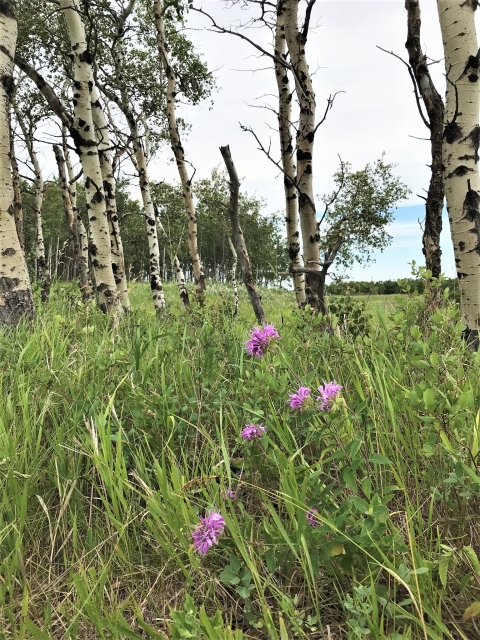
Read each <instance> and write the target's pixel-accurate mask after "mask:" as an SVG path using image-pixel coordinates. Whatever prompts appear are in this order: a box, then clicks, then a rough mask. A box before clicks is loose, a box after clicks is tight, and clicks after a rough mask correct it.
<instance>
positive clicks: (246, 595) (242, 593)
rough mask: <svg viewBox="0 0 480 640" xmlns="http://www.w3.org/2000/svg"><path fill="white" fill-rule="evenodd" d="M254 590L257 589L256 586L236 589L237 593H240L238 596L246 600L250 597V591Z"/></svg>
mask: <svg viewBox="0 0 480 640" xmlns="http://www.w3.org/2000/svg"><path fill="white" fill-rule="evenodd" d="M252 589H255V585H253V584H252V585H250V586H249V587H237V588H236V589H235V591H236V592H237V593H238V595H239V596H240V597H241V598H243V599H244V600H246V599H247V598H249V597H250V591H251V590H252Z"/></svg>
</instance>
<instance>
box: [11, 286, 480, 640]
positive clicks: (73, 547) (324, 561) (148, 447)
mask: <svg viewBox="0 0 480 640" xmlns="http://www.w3.org/2000/svg"><path fill="white" fill-rule="evenodd" d="M262 295H263V302H264V305H265V308H266V313H267V317H268V318H269V320H270V321H272V322H274V324H275V325H276V326H277V328H278V330H279V333H280V336H281V340H280V341H278V344H277V345H276V346H274V347H273V348H272V349H271V350H270V351H269V352H268V353H267V354H266V356H265V357H264V358H262V359H253V358H251V357H249V356H247V354H246V352H245V349H244V341H245V339H246V337H247V334H248V331H249V329H250V327H251V324H252V322H253V314H252V313H251V311H250V309H249V308H248V306H247V302H246V299H243V300H242V302H243V304H242V307H241V309H242V313H241V316H240V317H238V318H232V316H231V312H230V293H229V291H228V289H225V288H221V287H219V288H218V291H215V292H214V294H213V295H211V296H210V297H209V302H208V305H207V309H206V310H205V311H204V310H199V309H192V311H191V313H189V314H188V315H185V314H184V313H183V311H182V310H181V309H180V307H179V306H178V305H177V302H176V296H175V291H174V289H173V288H172V289H167V297H168V298H169V299H170V300H169V302H170V309H172V311H171V313H170V315H169V316H168V317H165V318H156V317H155V316H154V314H153V313H151V312H150V311H149V305H148V291H147V290H146V289H145V288H144V287H143V285H135V286H134V287H133V288H132V291H131V298H132V302H133V309H134V311H133V313H132V314H131V315H129V316H126V317H124V318H123V319H122V321H121V323H120V326H119V327H118V328H115V327H112V326H111V325H110V322H109V319H108V318H107V317H105V316H104V315H102V314H101V313H100V312H98V311H96V310H95V309H94V308H91V307H87V308H85V307H84V306H83V305H82V304H81V302H80V301H79V299H78V295H77V293H76V291H75V289H74V288H72V287H68V286H59V285H57V286H56V287H55V288H54V291H53V292H52V302H51V303H50V304H49V305H48V306H44V307H43V308H40V310H39V313H38V316H37V318H36V320H35V321H34V322H33V323H32V324H30V325H23V326H20V327H18V328H17V329H15V330H13V331H6V332H4V333H3V334H0V392H1V403H0V486H1V497H0V500H1V502H0V637H3V638H15V639H17V638H18V639H23V638H34V639H40V640H45V639H46V638H55V639H57V638H58V639H60V638H62V639H63V638H65V639H67V638H68V639H72V640H73V639H82V640H83V639H89V638H102V639H103V638H105V639H107V638H108V639H112V640H113V639H117V638H118V639H120V638H166V637H172V638H209V639H210V638H211V639H216V638H225V639H233V638H272V639H278V640H280V639H282V640H283V639H286V638H294V637H299V638H325V639H330V638H332V639H333V638H349V639H350V638H360V637H363V636H366V637H367V636H369V637H372V638H378V639H380V638H390V639H392V640H394V639H400V638H404V639H408V638H411V639H416V638H419V639H420V638H422V639H426V638H429V639H432V640H436V639H440V638H441V639H442V640H443V639H445V640H446V639H453V638H455V639H457V638H473V637H475V636H476V634H477V633H479V631H478V626H479V625H478V623H476V618H475V615H474V614H475V612H476V613H478V611H479V610H478V609H475V607H473V608H470V609H468V607H470V605H472V604H473V603H475V602H478V601H479V600H480V595H479V581H480V562H479V560H478V557H477V553H478V550H479V522H478V520H479V515H478V514H479V489H480V475H479V473H478V465H479V462H478V453H479V446H480V445H479V414H478V409H479V407H480V397H479V395H480V392H479V384H478V383H479V372H478V356H477V355H475V354H472V353H469V352H468V351H466V350H465V348H464V347H463V345H462V342H461V339H460V333H461V325H460V324H459V321H458V313H457V310H456V308H455V307H454V306H452V305H450V304H449V303H448V302H445V303H443V304H442V305H441V306H440V308H439V309H428V308H427V307H426V306H425V302H424V301H423V298H419V297H417V298H409V297H404V298H403V299H401V300H400V299H399V300H397V302H396V305H395V307H394V308H393V309H392V310H391V311H385V310H384V309H382V308H381V307H380V306H379V304H378V301H375V308H374V313H375V315H376V318H375V321H374V322H366V323H364V324H362V323H358V322H356V323H355V325H354V327H353V330H352V331H350V330H349V321H348V315H347V317H346V318H342V317H341V316H342V314H341V313H340V322H339V324H338V327H337V328H336V329H334V330H332V329H331V327H326V326H324V324H323V323H322V321H321V320H320V319H318V318H315V317H313V316H311V315H310V314H308V313H305V314H300V313H299V312H297V311H295V310H294V309H293V300H292V297H291V295H290V294H288V293H286V292H280V291H272V290H266V291H264V292H262ZM344 315H345V314H344ZM362 327H363V329H362ZM350 328H351V327H350ZM361 329H362V330H361ZM325 380H326V381H331V380H337V381H338V382H339V383H340V384H341V385H343V387H344V389H343V394H342V400H341V401H339V402H338V403H337V404H336V405H335V408H334V410H332V411H331V412H328V413H320V412H318V411H317V410H316V409H314V408H313V409H308V410H306V411H304V412H301V413H298V412H293V411H292V410H290V408H289V407H288V404H287V402H286V401H287V398H288V394H289V393H290V392H292V391H294V390H295V389H296V388H298V386H299V385H300V384H303V385H305V386H309V387H311V388H312V389H313V390H315V388H316V387H317V386H318V385H319V384H322V383H323V382H324V381H325ZM313 393H314V391H313ZM249 422H253V423H256V424H257V423H260V422H261V423H263V424H264V425H265V426H266V428H267V432H266V435H265V436H264V437H263V438H261V440H257V441H254V442H247V443H246V442H243V441H242V440H241V438H240V437H239V433H240V431H241V430H242V429H243V427H244V426H245V424H246V423H249ZM227 489H230V490H232V491H234V492H235V494H236V497H235V499H229V498H228V497H226V490H227ZM313 508H316V509H318V511H315V512H314V511H312V510H313ZM211 509H215V510H217V511H219V512H220V513H221V514H222V516H223V517H224V518H225V521H226V529H225V535H224V536H223V537H222V538H221V539H220V541H219V544H218V545H216V546H214V547H212V548H211V549H210V551H209V552H208V554H207V555H206V556H199V555H198V554H197V553H196V552H195V550H194V549H193V547H192V538H191V533H192V531H193V529H194V527H195V526H196V525H197V524H198V522H199V517H201V516H203V515H204V514H205V513H206V512H208V511H209V510H211ZM307 512H310V513H314V514H315V516H314V517H315V525H316V526H315V527H312V526H311V524H310V522H309V518H307Z"/></svg>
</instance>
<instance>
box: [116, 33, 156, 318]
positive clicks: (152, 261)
mask: <svg viewBox="0 0 480 640" xmlns="http://www.w3.org/2000/svg"><path fill="white" fill-rule="evenodd" d="M118 32H119V38H118V40H117V42H116V43H115V46H114V48H113V49H112V55H113V60H114V63H115V75H116V80H117V86H118V89H119V91H120V95H121V100H120V101H117V105H118V106H119V108H120V109H121V110H122V112H123V114H124V116H125V118H126V120H127V124H128V127H129V129H130V137H131V140H132V146H133V151H134V154H135V160H134V164H135V168H136V170H137V173H138V179H139V183H140V192H141V194H142V202H143V209H144V212H145V221H146V225H147V239H148V253H149V272H150V273H149V278H150V288H151V291H152V298H153V306H154V307H155V310H156V311H157V312H163V311H164V310H165V307H166V304H165V294H164V292H163V284H162V279H161V277H160V249H159V246H158V235H157V228H156V220H155V210H154V207H153V202H152V195H151V191H150V180H149V177H148V166H147V157H146V155H145V151H144V148H143V144H142V136H141V134H140V130H139V128H138V118H137V115H136V114H135V113H134V111H133V109H132V108H131V107H130V102H129V96H128V94H127V90H126V86H125V81H124V79H123V70H124V52H123V27H122V22H120V23H119V25H118ZM112 97H113V98H114V96H112Z"/></svg>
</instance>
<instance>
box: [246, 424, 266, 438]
mask: <svg viewBox="0 0 480 640" xmlns="http://www.w3.org/2000/svg"><path fill="white" fill-rule="evenodd" d="M265 431H266V429H265V427H264V426H263V424H259V425H255V424H247V426H246V427H245V429H243V431H241V432H240V437H241V438H242V439H243V440H254V439H255V438H261V437H262V436H263V434H264V433H265Z"/></svg>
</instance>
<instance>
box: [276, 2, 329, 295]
mask: <svg viewBox="0 0 480 640" xmlns="http://www.w3.org/2000/svg"><path fill="white" fill-rule="evenodd" d="M309 6H311V5H309ZM298 9H299V0H283V3H280V6H279V10H282V11H283V20H284V25H285V38H286V41H287V45H288V52H289V54H290V63H291V66H292V71H293V75H294V78H295V87H296V92H297V98H298V102H299V105H300V115H299V122H298V129H297V180H296V185H297V189H298V211H299V215H300V228H301V231H302V246H303V262H304V264H305V269H306V277H305V281H306V282H305V284H306V287H305V289H306V297H307V303H308V304H309V305H311V306H312V307H314V308H318V307H319V295H318V288H319V285H320V282H319V273H320V264H319V259H320V255H319V249H320V244H319V243H320V233H319V228H318V223H317V215H316V208H315V199H314V195H313V169H312V166H313V144H314V140H315V132H316V127H315V108H316V103H315V93H314V91H313V86H312V78H311V76H310V71H309V69H308V64H307V59H306V54H305V45H306V43H307V34H308V26H309V17H310V14H307V16H306V18H305V23H304V25H303V27H302V29H300V28H299V24H298ZM317 272H318V274H317Z"/></svg>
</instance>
